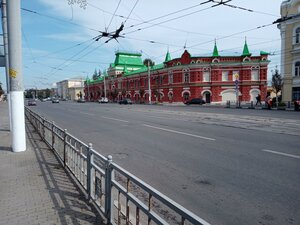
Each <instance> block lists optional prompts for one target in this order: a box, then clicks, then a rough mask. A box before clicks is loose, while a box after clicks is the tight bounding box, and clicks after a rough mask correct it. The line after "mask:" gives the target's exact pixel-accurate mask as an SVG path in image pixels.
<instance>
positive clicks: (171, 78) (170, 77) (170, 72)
mask: <svg viewBox="0 0 300 225" xmlns="http://www.w3.org/2000/svg"><path fill="white" fill-rule="evenodd" d="M169 84H173V72H172V71H169Z"/></svg>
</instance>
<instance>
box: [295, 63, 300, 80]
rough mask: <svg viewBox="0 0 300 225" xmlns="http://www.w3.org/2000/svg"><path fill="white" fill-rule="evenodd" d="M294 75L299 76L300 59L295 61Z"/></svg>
mask: <svg viewBox="0 0 300 225" xmlns="http://www.w3.org/2000/svg"><path fill="white" fill-rule="evenodd" d="M295 76H296V77H300V61H298V62H296V63H295Z"/></svg>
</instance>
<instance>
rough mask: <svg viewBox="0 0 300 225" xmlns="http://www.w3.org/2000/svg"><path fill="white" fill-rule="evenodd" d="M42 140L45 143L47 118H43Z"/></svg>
mask: <svg viewBox="0 0 300 225" xmlns="http://www.w3.org/2000/svg"><path fill="white" fill-rule="evenodd" d="M42 132H43V134H42V139H43V140H44V141H45V118H44V117H42Z"/></svg>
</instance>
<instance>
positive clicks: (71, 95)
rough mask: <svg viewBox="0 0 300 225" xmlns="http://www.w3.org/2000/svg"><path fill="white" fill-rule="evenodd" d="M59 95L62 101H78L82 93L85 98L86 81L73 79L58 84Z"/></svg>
mask: <svg viewBox="0 0 300 225" xmlns="http://www.w3.org/2000/svg"><path fill="white" fill-rule="evenodd" d="M56 86H57V95H58V97H60V98H62V99H68V100H78V98H79V95H80V92H81V93H82V97H83V98H84V91H83V89H84V79H83V78H72V79H67V80H63V81H60V82H57V83H56Z"/></svg>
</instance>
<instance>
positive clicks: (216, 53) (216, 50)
mask: <svg viewBox="0 0 300 225" xmlns="http://www.w3.org/2000/svg"><path fill="white" fill-rule="evenodd" d="M219 56H220V55H219V51H218V47H217V41H216V39H215V46H214V52H213V57H219Z"/></svg>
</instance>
